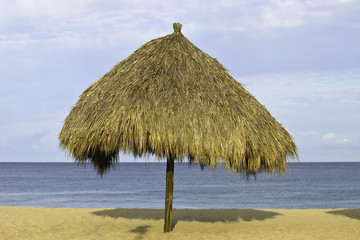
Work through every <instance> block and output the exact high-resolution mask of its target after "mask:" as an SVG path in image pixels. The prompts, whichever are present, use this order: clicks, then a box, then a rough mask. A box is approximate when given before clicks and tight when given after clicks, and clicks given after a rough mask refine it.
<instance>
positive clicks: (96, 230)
mask: <svg viewBox="0 0 360 240" xmlns="http://www.w3.org/2000/svg"><path fill="white" fill-rule="evenodd" d="M163 213H164V210H163V209H136V208H133V209H131V208H128V209H126V208H121V209H120V208H119V209H107V208H41V207H40V208H33V207H10V206H0V238H1V239H136V240H140V239H194V240H196V239H280V238H281V239H295V240H296V239H310V240H311V239H348V240H351V239H354V240H355V239H360V228H359V226H360V209H344V208H341V209H174V210H173V231H172V232H171V233H166V234H164V233H163V224H164V221H163V219H164V216H163V215H164V214H163Z"/></svg>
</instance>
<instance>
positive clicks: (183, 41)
mask: <svg viewBox="0 0 360 240" xmlns="http://www.w3.org/2000/svg"><path fill="white" fill-rule="evenodd" d="M180 29H181V25H180V24H174V33H172V34H170V35H167V36H164V37H160V38H158V39H155V40H152V41H150V42H148V43H146V44H144V45H143V46H141V47H140V48H139V49H138V50H136V51H135V52H134V53H133V54H131V55H130V56H129V57H128V58H126V59H124V60H123V61H121V62H120V63H118V64H117V65H116V66H114V67H113V68H112V69H111V71H110V72H108V73H107V74H105V75H104V76H103V77H101V78H100V79H99V80H98V81H96V82H95V83H93V84H92V85H91V86H90V87H89V88H88V89H86V90H85V91H84V93H83V94H82V95H81V96H80V99H79V100H78V102H77V103H76V105H75V106H74V107H73V109H72V110H71V112H70V114H69V115H68V116H67V118H66V120H65V123H64V126H63V128H62V130H61V132H60V134H59V139H60V146H61V147H63V148H64V149H66V150H67V151H68V152H69V153H70V154H71V155H72V156H73V157H74V158H75V159H76V161H78V162H86V161H91V162H92V163H93V165H94V166H95V167H96V168H97V169H98V171H99V172H100V173H103V172H104V171H105V170H106V169H108V167H109V166H110V165H111V163H112V162H114V161H116V160H117V157H118V153H119V151H123V152H131V153H133V154H134V155H136V156H142V155H144V154H146V153H151V154H154V155H156V156H157V157H159V158H167V159H170V158H171V159H175V160H183V159H185V158H186V157H188V158H189V159H190V160H191V161H196V162H199V163H200V165H202V166H211V167H212V168H215V166H216V165H217V163H218V162H220V161H221V162H224V165H225V166H226V167H227V168H229V169H235V170H236V171H237V172H241V173H245V174H247V175H249V174H255V173H256V172H259V171H266V172H273V173H282V172H283V171H284V170H285V169H286V160H287V157H296V156H297V149H296V146H295V143H294V141H293V139H292V137H291V136H290V134H289V133H288V132H287V131H286V130H285V129H284V127H283V126H282V125H280V124H279V123H278V122H277V121H276V120H275V119H274V118H273V117H272V116H271V115H270V113H269V112H268V111H267V110H266V109H265V107H264V106H262V105H261V104H260V103H259V102H258V101H257V100H256V99H255V98H254V97H253V96H252V95H251V94H250V93H249V92H248V91H246V90H245V89H244V88H243V86H242V85H241V84H240V83H238V82H237V81H236V80H234V78H232V77H231V76H230V75H229V73H228V71H227V70H226V69H225V68H224V66H223V65H221V64H220V63H219V62H218V61H217V60H216V59H214V58H212V57H210V56H209V55H207V54H206V53H204V52H202V51H201V50H200V49H199V48H197V47H196V46H195V45H193V44H192V43H191V42H190V41H189V40H188V39H187V38H186V37H185V36H184V35H183V34H182V33H181V32H180Z"/></svg>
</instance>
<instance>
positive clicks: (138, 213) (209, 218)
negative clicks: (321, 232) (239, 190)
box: [92, 208, 282, 227]
mask: <svg viewBox="0 0 360 240" xmlns="http://www.w3.org/2000/svg"><path fill="white" fill-rule="evenodd" d="M92 214H94V215H97V216H107V217H112V218H120V217H121V218H127V219H150V220H160V219H164V210H163V209H136V208H134V209H131V208H130V209H125V208H124V209H123V208H118V209H109V210H101V211H96V212H92ZM278 215H282V214H280V213H276V212H271V211H264V210H255V209H173V227H174V226H175V225H176V223H177V222H178V221H197V222H212V223H214V222H237V221H239V219H241V220H243V221H253V220H257V221H262V220H266V219H270V218H274V217H276V216H278Z"/></svg>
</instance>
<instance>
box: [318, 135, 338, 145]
mask: <svg viewBox="0 0 360 240" xmlns="http://www.w3.org/2000/svg"><path fill="white" fill-rule="evenodd" d="M336 138H337V135H336V134H335V133H328V134H325V135H324V136H323V137H322V138H321V140H322V141H323V142H324V143H328V142H332V141H334V140H335V139H336Z"/></svg>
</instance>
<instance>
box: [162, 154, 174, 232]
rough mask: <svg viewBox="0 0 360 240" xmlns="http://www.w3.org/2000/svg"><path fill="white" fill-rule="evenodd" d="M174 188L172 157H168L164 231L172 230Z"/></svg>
mask: <svg viewBox="0 0 360 240" xmlns="http://www.w3.org/2000/svg"><path fill="white" fill-rule="evenodd" d="M173 190H174V159H173V158H172V157H170V158H168V159H167V161H166V193H165V223H164V232H171V230H172V202H173Z"/></svg>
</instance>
